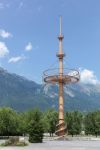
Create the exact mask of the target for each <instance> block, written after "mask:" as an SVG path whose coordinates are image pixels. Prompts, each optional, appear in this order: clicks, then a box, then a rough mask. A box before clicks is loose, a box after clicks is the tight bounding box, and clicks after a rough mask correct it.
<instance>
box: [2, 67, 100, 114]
mask: <svg viewBox="0 0 100 150" xmlns="http://www.w3.org/2000/svg"><path fill="white" fill-rule="evenodd" d="M0 106H1V107H3V106H9V107H12V108H13V109H15V110H17V111H25V110H27V109H32V108H36V107H38V108H40V109H41V110H43V111H44V110H46V109H48V108H55V109H58V86H51V85H40V84H37V83H35V82H33V81H31V80H28V79H26V78H24V77H22V76H19V75H16V74H12V73H9V72H8V71H7V70H4V69H3V68H0ZM64 107H65V108H64V109H65V110H66V111H67V110H81V111H92V110H96V109H99V108H100V84H96V85H93V84H82V83H78V84H74V85H66V86H65V87H64Z"/></svg>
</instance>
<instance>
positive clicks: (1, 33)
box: [0, 29, 12, 38]
mask: <svg viewBox="0 0 100 150" xmlns="http://www.w3.org/2000/svg"><path fill="white" fill-rule="evenodd" d="M0 37H2V38H9V37H12V34H11V33H10V32H7V31H5V30H4V29H0Z"/></svg>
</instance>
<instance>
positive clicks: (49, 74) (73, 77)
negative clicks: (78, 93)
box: [43, 68, 80, 84]
mask: <svg viewBox="0 0 100 150" xmlns="http://www.w3.org/2000/svg"><path fill="white" fill-rule="evenodd" d="M79 79H80V75H79V72H78V71H77V70H75V69H67V68H63V74H59V68H54V69H48V70H46V71H44V73H43V80H44V82H45V83H60V82H62V83H64V84H69V83H76V82H78V81H79Z"/></svg>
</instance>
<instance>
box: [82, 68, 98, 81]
mask: <svg viewBox="0 0 100 150" xmlns="http://www.w3.org/2000/svg"><path fill="white" fill-rule="evenodd" d="M80 73H81V82H82V83H84V84H97V83H98V82H99V81H98V79H97V77H96V75H95V74H94V72H93V71H92V70H88V69H83V70H80Z"/></svg>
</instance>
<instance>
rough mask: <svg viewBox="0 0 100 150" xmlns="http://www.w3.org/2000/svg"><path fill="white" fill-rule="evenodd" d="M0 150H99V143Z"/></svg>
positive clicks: (46, 144) (55, 143)
mask: <svg viewBox="0 0 100 150" xmlns="http://www.w3.org/2000/svg"><path fill="white" fill-rule="evenodd" d="M0 150H100V141H45V142H43V143H41V144H29V145H28V146H25V147H15V146H13V147H0Z"/></svg>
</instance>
